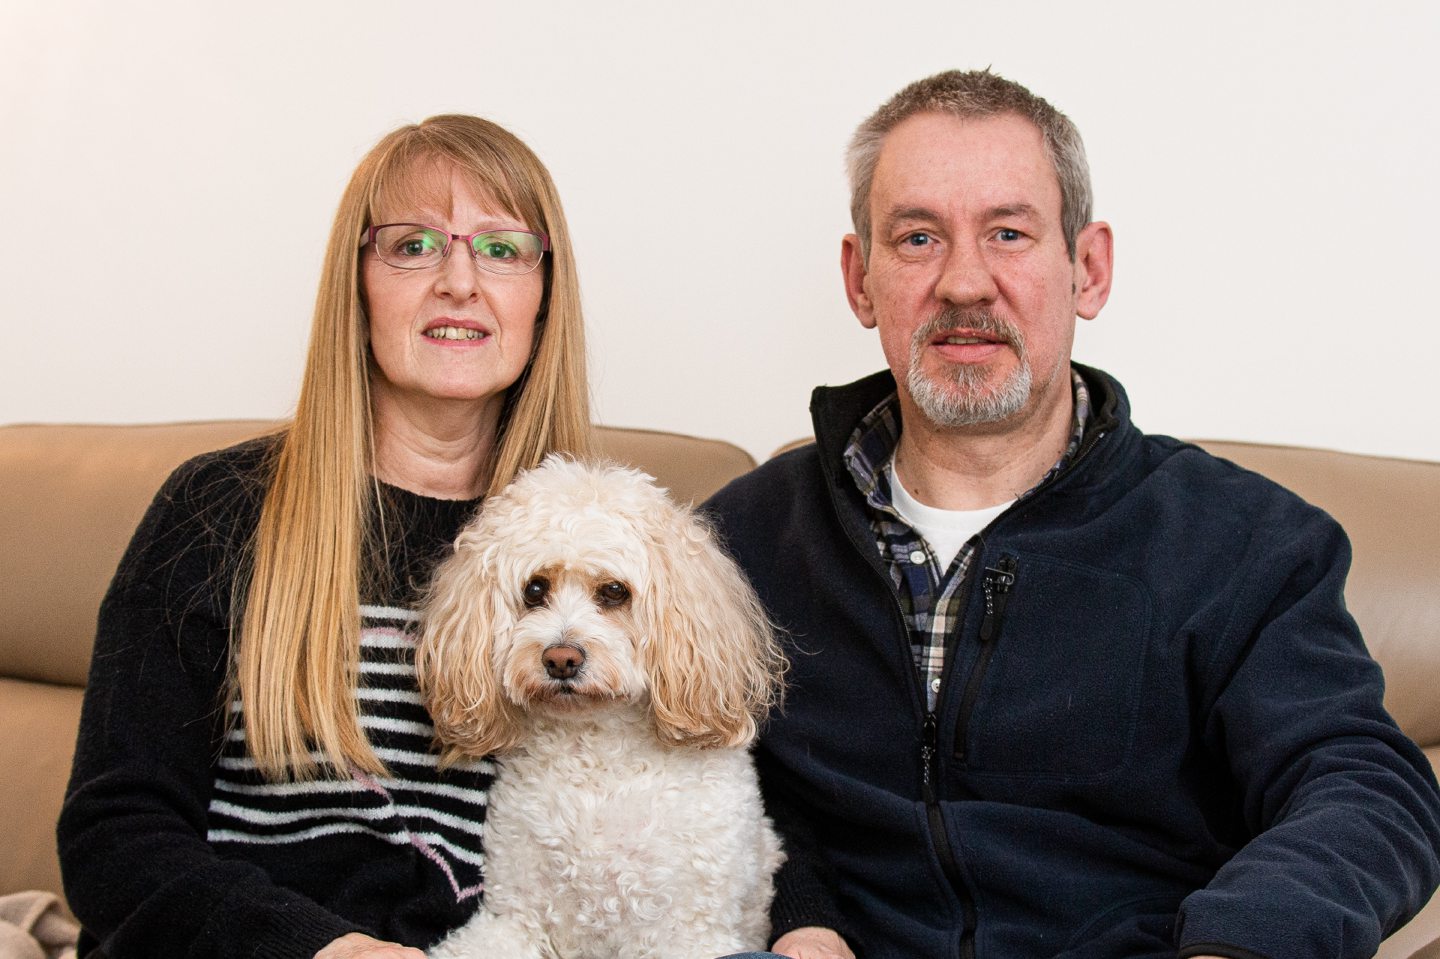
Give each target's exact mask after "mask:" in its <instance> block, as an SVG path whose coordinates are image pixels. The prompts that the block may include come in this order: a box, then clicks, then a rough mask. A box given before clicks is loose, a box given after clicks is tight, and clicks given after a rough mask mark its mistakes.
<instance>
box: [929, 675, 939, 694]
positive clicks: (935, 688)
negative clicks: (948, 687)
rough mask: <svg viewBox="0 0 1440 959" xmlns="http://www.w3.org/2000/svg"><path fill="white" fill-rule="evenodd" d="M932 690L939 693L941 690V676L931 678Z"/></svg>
mask: <svg viewBox="0 0 1440 959" xmlns="http://www.w3.org/2000/svg"><path fill="white" fill-rule="evenodd" d="M930 692H932V693H938V692H940V677H939V676H936V677H935V678H934V679H932V680H930Z"/></svg>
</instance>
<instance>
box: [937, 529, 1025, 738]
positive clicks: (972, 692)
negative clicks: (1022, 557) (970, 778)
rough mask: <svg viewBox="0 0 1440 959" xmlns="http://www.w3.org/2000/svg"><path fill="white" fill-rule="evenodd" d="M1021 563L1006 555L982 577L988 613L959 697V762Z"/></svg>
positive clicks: (986, 611)
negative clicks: (977, 653)
mask: <svg viewBox="0 0 1440 959" xmlns="http://www.w3.org/2000/svg"><path fill="white" fill-rule="evenodd" d="M1019 565H1020V563H1019V560H1017V559H1016V558H1015V557H1014V556H1009V555H1004V556H1001V557H1000V561H999V562H998V563H996V564H995V565H994V566H990V567H986V569H985V572H984V575H983V576H982V577H981V579H980V589H981V590H982V592H983V593H984V596H985V614H984V616H983V617H982V618H981V620H980V633H979V638H980V656H979V658H978V659H976V661H975V666H974V667H973V668H972V669H971V670H970V678H969V679H968V680H967V681H966V683H965V693H964V695H963V696H962V697H961V699H960V716H959V718H958V719H956V720H955V752H954V754H953V755H954V758H955V761H956V762H960V763H963V762H965V761H966V759H967V758H968V757H969V741H970V715H971V713H973V712H974V711H975V700H976V699H978V698H979V696H980V686H981V684H982V683H983V682H984V680H985V674H986V672H988V671H989V669H990V660H991V659H993V658H994V656H995V646H996V645H997V643H996V641H997V640H998V639H999V638H1000V627H1001V626H1002V625H1003V624H1004V622H1005V610H1006V608H1007V607H1008V606H1009V605H1010V589H1011V587H1013V586H1014V585H1015V570H1016V569H1017V568H1018V567H1019Z"/></svg>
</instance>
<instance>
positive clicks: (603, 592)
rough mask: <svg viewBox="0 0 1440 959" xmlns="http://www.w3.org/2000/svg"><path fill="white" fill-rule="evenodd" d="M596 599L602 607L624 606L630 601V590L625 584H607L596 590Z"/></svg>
mask: <svg viewBox="0 0 1440 959" xmlns="http://www.w3.org/2000/svg"><path fill="white" fill-rule="evenodd" d="M595 599H596V601H597V602H599V603H600V605H601V606H623V605H625V603H626V602H628V601H629V599H630V590H629V588H628V587H626V585H625V584H624V583H619V582H609V583H605V584H604V585H602V586H601V587H600V588H599V589H597V590H595Z"/></svg>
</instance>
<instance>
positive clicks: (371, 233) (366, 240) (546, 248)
mask: <svg viewBox="0 0 1440 959" xmlns="http://www.w3.org/2000/svg"><path fill="white" fill-rule="evenodd" d="M387 226H415V227H419V228H420V229H422V230H431V231H433V232H435V233H439V234H441V235H442V236H446V237H449V239H447V240H446V241H445V249H443V250H441V251H440V259H442V260H443V259H445V257H447V256H449V255H450V245H451V244H452V243H454V242H455V241H456V240H464V241H465V249H467V250H469V251H470V256H471V258H472V259H474V260H475V262H476V263H479V262H480V260H479V258H478V257H476V256H475V248H474V247H473V246H471V243H472V242H473V241H474V239H475V238H476V237H477V236H484V235H485V234H487V233H524V234H525V235H526V236H536V237H539V238H540V253H541V259H544V254H546V253H549V252H550V238H549V237H548V236H546V235H545V234H544V233H539V232H536V231H535V230H506V229H494V228H492V229H489V230H476V231H475V232H474V233H470V234H465V233H451V232H450V231H449V230H442V229H440V228H439V227H438V226H431V225H430V224H428V223H377V224H375V225H374V226H372V227H367V228H366V230H365V232H364V233H361V234H360V246H361V247H362V248H363V247H364V246H366V245H367V244H371V243H374V242H375V234H376V232H377V231H379V230H383V229H385V228H386V227H387ZM377 255H378V252H377ZM539 265H540V260H536V261H535V266H539ZM534 269H535V267H533V266H532V267H531V268H530V269H529V270H526V271H525V272H526V273H529V272H532V271H533V270H534ZM511 275H515V274H511ZM520 275H523V274H520Z"/></svg>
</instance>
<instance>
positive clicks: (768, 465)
mask: <svg viewBox="0 0 1440 959" xmlns="http://www.w3.org/2000/svg"><path fill="white" fill-rule="evenodd" d="M822 482H823V474H822V471H821V469H820V452H819V449H818V448H817V446H816V445H815V443H814V442H809V443H804V444H802V445H799V446H795V447H792V448H789V449H786V450H783V451H782V452H779V453H776V454H775V455H774V456H772V457H771V458H770V459H768V460H766V461H765V462H764V463H761V464H760V465H759V466H757V467H755V468H754V469H753V470H751V471H750V472H748V473H745V474H744V475H742V476H738V477H736V478H735V479H733V480H731V481H730V482H729V483H727V484H726V485H725V486H724V487H722V488H721V489H720V490H719V491H718V492H716V493H715V494H714V495H713V496H711V497H710V499H708V500H707V501H706V502H705V508H706V509H707V510H708V511H710V512H711V513H714V514H719V515H730V514H734V513H736V512H747V511H750V510H755V509H764V508H767V507H773V506H777V505H780V504H781V503H783V502H784V501H785V500H786V498H787V496H789V495H793V494H794V493H796V492H798V491H799V490H801V489H804V488H807V487H812V486H815V487H818V486H819V485H820V484H821V483H822Z"/></svg>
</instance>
